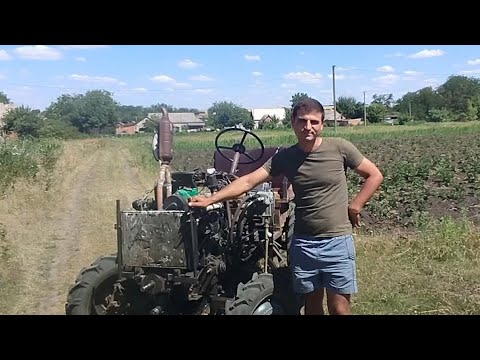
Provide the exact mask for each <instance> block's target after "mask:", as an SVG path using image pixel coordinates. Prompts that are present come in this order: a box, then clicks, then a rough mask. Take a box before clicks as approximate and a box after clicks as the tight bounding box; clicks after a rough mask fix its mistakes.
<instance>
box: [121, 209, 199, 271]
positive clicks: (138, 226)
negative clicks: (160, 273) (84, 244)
mask: <svg viewBox="0 0 480 360" xmlns="http://www.w3.org/2000/svg"><path fill="white" fill-rule="evenodd" d="M189 220H190V217H189V216H187V215H185V212H184V211H164V210H155V211H123V212H122V213H121V230H122V247H121V248H122V257H123V263H124V264H125V265H127V266H154V267H162V268H179V269H188V263H187V254H188V253H189V245H190V244H191V230H190V223H189Z"/></svg>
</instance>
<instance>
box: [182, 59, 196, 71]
mask: <svg viewBox="0 0 480 360" xmlns="http://www.w3.org/2000/svg"><path fill="white" fill-rule="evenodd" d="M178 66H180V67H181V68H182V69H195V68H197V67H199V66H200V64H198V63H196V62H194V61H192V60H190V59H184V60H182V61H180V62H179V63H178Z"/></svg>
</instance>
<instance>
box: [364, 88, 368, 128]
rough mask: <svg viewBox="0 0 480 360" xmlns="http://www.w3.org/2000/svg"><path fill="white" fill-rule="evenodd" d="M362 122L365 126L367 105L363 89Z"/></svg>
mask: <svg viewBox="0 0 480 360" xmlns="http://www.w3.org/2000/svg"><path fill="white" fill-rule="evenodd" d="M363 122H364V124H365V126H367V105H366V102H365V91H364V92H363Z"/></svg>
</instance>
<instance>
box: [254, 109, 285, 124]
mask: <svg viewBox="0 0 480 360" xmlns="http://www.w3.org/2000/svg"><path fill="white" fill-rule="evenodd" d="M250 111H251V113H252V117H253V120H254V121H260V120H262V118H263V117H264V116H265V115H270V117H273V116H276V117H277V118H278V119H279V120H282V119H283V118H285V112H286V110H285V108H283V107H281V108H261V109H251V110H250Z"/></svg>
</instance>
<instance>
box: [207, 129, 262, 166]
mask: <svg viewBox="0 0 480 360" xmlns="http://www.w3.org/2000/svg"><path fill="white" fill-rule="evenodd" d="M233 131H238V132H242V133H243V136H242V139H241V140H240V142H239V143H235V144H233V145H232V146H220V145H218V140H219V139H220V137H221V136H222V135H223V134H225V133H227V132H233ZM247 135H252V136H253V137H254V138H255V140H257V142H258V143H259V144H260V148H261V151H260V155H258V156H256V157H252V156H251V155H250V154H248V153H247V149H246V147H245V145H244V142H245V138H246V137H247ZM215 148H216V149H217V150H218V153H219V154H220V155H221V156H222V157H223V158H225V159H227V160H228V161H230V162H234V161H235V159H234V158H230V157H228V156H227V155H225V153H224V152H222V150H221V149H225V150H232V151H234V152H235V155H236V156H235V158H237V159H238V160H237V161H238V162H237V164H253V163H254V162H256V161H258V160H260V159H261V158H262V156H263V154H264V153H265V147H264V146H263V143H262V140H260V138H259V137H258V136H257V135H255V134H254V133H253V132H251V131H250V130H246V129H242V128H237V127H232V128H226V129H224V130H222V131H220V132H219V133H218V135H217V137H216V138H215ZM237 154H239V155H237ZM241 154H243V155H244V156H245V157H247V158H248V159H249V160H246V161H243V162H240V161H239V156H240V155H241Z"/></svg>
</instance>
